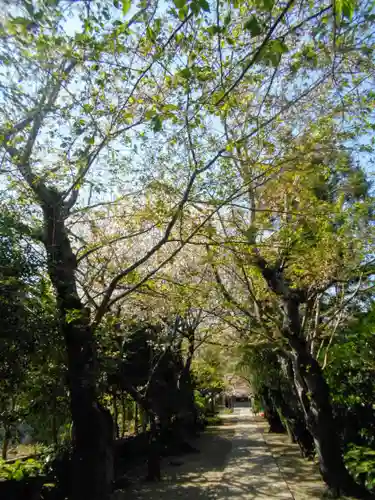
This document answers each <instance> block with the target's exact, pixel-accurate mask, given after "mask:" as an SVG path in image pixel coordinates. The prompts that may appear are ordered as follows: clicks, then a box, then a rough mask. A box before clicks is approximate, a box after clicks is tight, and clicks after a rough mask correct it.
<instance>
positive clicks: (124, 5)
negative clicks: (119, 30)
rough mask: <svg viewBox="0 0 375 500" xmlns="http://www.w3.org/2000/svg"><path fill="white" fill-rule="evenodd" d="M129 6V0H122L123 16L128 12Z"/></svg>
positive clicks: (130, 4)
mask: <svg viewBox="0 0 375 500" xmlns="http://www.w3.org/2000/svg"><path fill="white" fill-rule="evenodd" d="M131 6H132V3H131V0H122V13H123V14H124V16H125V15H126V14H127V13H128V12H129V10H130V7H131Z"/></svg>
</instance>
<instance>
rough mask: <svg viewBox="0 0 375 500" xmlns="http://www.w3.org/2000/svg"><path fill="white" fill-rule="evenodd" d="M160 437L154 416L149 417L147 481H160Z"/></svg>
mask: <svg viewBox="0 0 375 500" xmlns="http://www.w3.org/2000/svg"><path fill="white" fill-rule="evenodd" d="M160 445H161V443H160V436H159V435H158V430H157V425H156V421H155V416H153V415H151V416H150V441H149V450H148V460H147V478H146V479H147V480H148V481H160V479H161V470H160V456H161V449H160V448H161V446H160Z"/></svg>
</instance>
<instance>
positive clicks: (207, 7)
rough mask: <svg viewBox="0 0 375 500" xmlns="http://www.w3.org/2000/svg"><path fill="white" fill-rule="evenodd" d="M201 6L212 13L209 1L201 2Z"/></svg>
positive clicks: (201, 0)
mask: <svg viewBox="0 0 375 500" xmlns="http://www.w3.org/2000/svg"><path fill="white" fill-rule="evenodd" d="M199 6H200V7H201V9H202V10H204V11H205V12H210V4H209V3H208V2H207V0H199Z"/></svg>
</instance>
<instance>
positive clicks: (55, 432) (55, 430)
mask: <svg viewBox="0 0 375 500" xmlns="http://www.w3.org/2000/svg"><path fill="white" fill-rule="evenodd" d="M51 419H52V421H51V427H52V429H51V431H52V440H53V443H54V444H55V445H57V444H58V442H59V435H58V428H57V418H56V394H53V396H52V417H51Z"/></svg>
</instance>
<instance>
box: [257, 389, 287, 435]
mask: <svg viewBox="0 0 375 500" xmlns="http://www.w3.org/2000/svg"><path fill="white" fill-rule="evenodd" d="M261 400H262V403H263V408H264V416H265V417H266V419H267V422H268V424H269V426H270V428H269V431H268V432H273V433H277V434H283V433H284V432H285V427H284V425H283V423H282V421H281V419H280V415H279V413H278V411H277V408H276V407H275V405H274V403H273V401H272V397H271V395H270V391H269V389H267V388H264V389H263V391H262V393H261Z"/></svg>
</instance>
